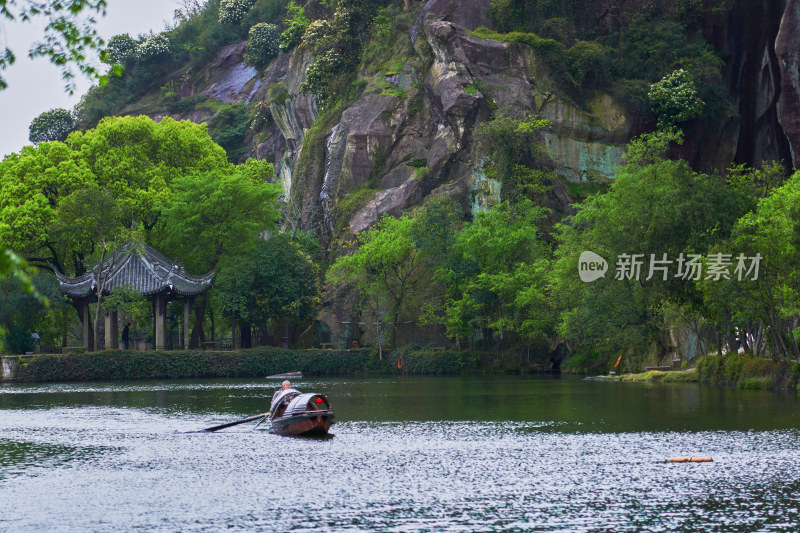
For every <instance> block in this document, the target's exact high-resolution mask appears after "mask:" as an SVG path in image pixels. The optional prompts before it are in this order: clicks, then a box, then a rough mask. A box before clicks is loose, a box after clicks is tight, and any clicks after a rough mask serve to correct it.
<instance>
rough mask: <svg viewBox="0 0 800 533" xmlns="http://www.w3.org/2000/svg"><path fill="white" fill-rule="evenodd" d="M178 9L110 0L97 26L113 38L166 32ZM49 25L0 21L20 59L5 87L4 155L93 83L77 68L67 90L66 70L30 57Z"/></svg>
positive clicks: (0, 123)
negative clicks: (41, 120)
mask: <svg viewBox="0 0 800 533" xmlns="http://www.w3.org/2000/svg"><path fill="white" fill-rule="evenodd" d="M177 8H178V3H177V1H176V0H108V8H107V9H106V16H105V17H98V20H97V30H98V33H100V36H101V37H102V38H103V39H104V40H105V41H106V42H107V41H108V40H109V39H110V38H111V37H113V36H114V35H117V34H120V33H129V34H130V35H131V37H136V36H137V35H139V34H141V33H148V32H149V31H150V30H153V31H154V32H156V33H157V32H160V31H162V30H163V29H164V26H165V24H166V23H167V22H169V21H171V20H172V14H173V12H174V11H175V9H177ZM43 28H44V24H43V23H39V24H36V23H23V22H10V21H7V20H3V19H0V48H4V47H5V46H8V47H9V48H11V49H12V50H13V51H14V54H15V55H16V56H17V61H16V63H14V65H12V66H11V67H10V68H8V69H6V70H5V71H3V77H4V78H5V79H6V82H8V88H7V89H5V90H3V91H0V159H2V158H3V156H4V155H6V154H9V153H12V152H18V151H19V150H20V149H21V148H22V147H23V146H25V145H27V144H31V143H30V141H28V126H30V124H31V121H33V119H34V118H36V117H37V116H39V115H40V114H41V113H43V112H45V111H49V110H50V109H54V108H58V107H62V108H64V109H69V110H71V109H72V107H73V106H74V105H75V104H76V103H78V102H79V101H80V98H81V95H82V94H83V93H85V92H86V91H87V90H88V89H89V87H90V86H91V85H92V83H91V82H90V81H89V80H87V79H86V78H85V77H84V76H83V75H82V74H81V73H80V72H79V71H78V70H77V69H75V68H74V67H73V69H72V70H73V73H75V80H76V86H77V88H76V90H75V93H74V94H73V95H72V96H70V95H68V94H67V93H66V92H65V90H64V81H63V80H62V79H61V71H60V69H59V68H58V67H56V66H55V65H53V64H51V63H50V62H49V61H48V60H47V59H46V58H41V57H40V58H37V59H34V60H32V59H29V58H28V50H29V49H30V48H31V44H32V43H33V42H34V41H35V40H37V38H40V37H41V36H42V29H43Z"/></svg>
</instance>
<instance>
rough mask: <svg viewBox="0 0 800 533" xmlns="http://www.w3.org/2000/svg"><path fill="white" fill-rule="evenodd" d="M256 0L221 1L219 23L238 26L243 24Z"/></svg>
mask: <svg viewBox="0 0 800 533" xmlns="http://www.w3.org/2000/svg"><path fill="white" fill-rule="evenodd" d="M254 3H255V0H220V3H219V21H220V23H221V24H236V23H238V22H241V20H242V19H243V18H244V16H245V15H247V12H248V11H250V8H251V7H253V4H254Z"/></svg>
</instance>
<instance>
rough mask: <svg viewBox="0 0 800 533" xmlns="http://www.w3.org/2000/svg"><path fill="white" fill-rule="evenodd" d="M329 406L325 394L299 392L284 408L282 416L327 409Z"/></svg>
mask: <svg viewBox="0 0 800 533" xmlns="http://www.w3.org/2000/svg"><path fill="white" fill-rule="evenodd" d="M330 408H331V406H330V404H329V403H328V400H327V399H325V396H323V395H321V394H316V393H306V394H301V395H299V396H297V397H296V398H294V399H293V400H292V401H291V403H290V404H289V406H288V407H287V408H286V411H285V413H284V416H293V415H299V414H301V413H306V412H308V411H328V410H330Z"/></svg>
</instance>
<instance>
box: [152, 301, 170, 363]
mask: <svg viewBox="0 0 800 533" xmlns="http://www.w3.org/2000/svg"><path fill="white" fill-rule="evenodd" d="M155 304H156V305H155V308H156V309H155V313H154V314H155V317H154V318H155V323H156V350H164V349H166V347H167V343H166V330H167V296H166V294H164V293H159V294H156V296H155Z"/></svg>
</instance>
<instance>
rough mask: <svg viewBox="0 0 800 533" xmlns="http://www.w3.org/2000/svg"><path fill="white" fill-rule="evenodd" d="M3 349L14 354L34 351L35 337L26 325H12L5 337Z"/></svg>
mask: <svg viewBox="0 0 800 533" xmlns="http://www.w3.org/2000/svg"><path fill="white" fill-rule="evenodd" d="M3 349H4V350H5V351H6V352H8V353H10V354H14V355H17V354H24V353H25V352H32V351H33V338H32V337H31V332H30V331H29V330H28V329H27V328H25V327H24V326H20V325H14V326H11V327H10V328H8V332H7V333H6V336H5V338H4V339H3Z"/></svg>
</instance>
